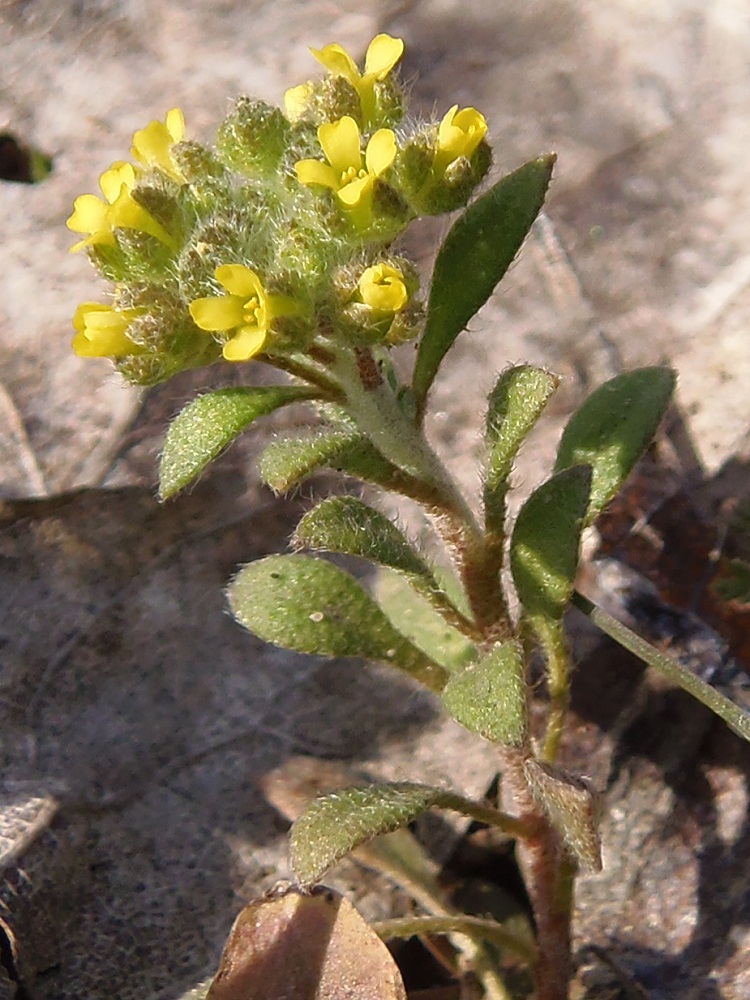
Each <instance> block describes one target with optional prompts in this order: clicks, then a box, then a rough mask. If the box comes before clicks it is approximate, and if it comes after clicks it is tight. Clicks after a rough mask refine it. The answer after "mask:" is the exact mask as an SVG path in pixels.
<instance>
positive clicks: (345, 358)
mask: <svg viewBox="0 0 750 1000" xmlns="http://www.w3.org/2000/svg"><path fill="white" fill-rule="evenodd" d="M330 347H331V353H332V355H333V361H332V362H331V364H330V371H331V373H332V374H333V376H334V378H335V379H336V380H337V381H338V382H339V384H340V385H341V386H342V387H343V389H344V392H345V393H346V404H345V408H346V409H347V410H348V411H349V413H350V414H351V415H352V417H354V419H355V421H356V423H357V425H358V427H359V429H360V430H361V431H363V433H365V434H366V435H367V437H369V439H370V440H371V441H372V443H373V444H374V445H375V447H376V448H377V449H378V451H379V452H380V453H381V454H382V455H384V456H385V458H387V459H388V460H389V461H390V462H393V464H394V465H396V466H398V468H399V469H402V470H403V471H404V472H406V473H408V474H409V475H410V476H414V477H416V478H417V479H421V480H422V481H423V482H425V483H427V484H429V485H430V486H432V487H433V488H434V489H435V490H436V494H437V496H439V498H440V502H441V506H442V507H443V508H444V509H445V512H446V513H448V514H454V515H458V516H459V517H460V519H461V520H462V521H463V522H465V524H466V525H467V526H469V527H470V529H471V530H472V531H473V532H474V533H475V534H476V535H479V528H478V526H477V524H476V522H475V520H474V515H473V513H472V511H471V510H470V508H469V507H468V506H467V504H466V501H465V500H464V498H463V496H462V495H461V493H460V492H459V490H458V488H457V487H456V485H455V483H454V482H453V480H452V479H451V478H450V476H449V475H448V473H447V472H446V470H445V469H444V468H443V465H442V464H441V462H440V460H439V459H438V457H437V456H436V455H435V453H434V451H433V450H432V448H430V446H429V445H428V443H427V441H426V440H425V438H424V435H423V434H422V432H421V430H420V428H418V427H417V426H416V424H415V423H414V421H413V419H412V418H411V417H410V416H409V415H408V414H407V413H406V412H405V410H404V408H403V407H402V405H401V403H400V401H399V399H398V397H397V395H396V393H395V392H394V391H393V389H392V387H391V386H390V385H389V383H388V382H387V381H386V380H385V379H383V377H382V376H381V374H380V370H379V368H378V366H377V363H376V361H375V358H374V357H373V355H372V352H371V351H370V350H369V349H368V348H363V347H361V348H355V349H354V350H352V349H351V348H349V347H342V346H341V345H340V344H338V343H335V342H331V345H330Z"/></svg>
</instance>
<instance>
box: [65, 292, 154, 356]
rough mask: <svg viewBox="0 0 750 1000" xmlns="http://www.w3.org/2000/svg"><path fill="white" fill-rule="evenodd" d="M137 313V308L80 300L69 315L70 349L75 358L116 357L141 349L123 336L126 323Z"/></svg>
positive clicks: (137, 351) (125, 334)
mask: <svg viewBox="0 0 750 1000" xmlns="http://www.w3.org/2000/svg"><path fill="white" fill-rule="evenodd" d="M139 315H140V313H139V311H138V310H137V309H113V308H112V306H105V305H103V304H102V303H101V302H82V303H81V304H80V305H79V306H78V308H77V309H76V311H75V315H74V316H73V327H74V328H75V331H76V335H75V337H73V341H72V345H71V346H72V348H73V351H74V352H75V353H76V354H77V355H78V357H79V358H118V357H125V355H128V354H137V353H139V352H140V350H141V348H140V347H139V346H138V345H137V344H134V343H133V341H132V340H131V339H130V338H129V337H128V335H127V329H128V326H130V324H131V322H132V321H133V320H134V319H135V317H136V316H139Z"/></svg>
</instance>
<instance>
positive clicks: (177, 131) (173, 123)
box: [165, 108, 185, 142]
mask: <svg viewBox="0 0 750 1000" xmlns="http://www.w3.org/2000/svg"><path fill="white" fill-rule="evenodd" d="M165 122H166V125H167V131H168V132H169V134H170V135H171V136H172V140H173V141H174V142H182V140H183V139H184V138H185V118H184V116H183V114H182V112H181V111H180V109H179V108H170V110H169V111H167V117H166V118H165Z"/></svg>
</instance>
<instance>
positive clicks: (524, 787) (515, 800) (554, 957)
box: [501, 747, 573, 1000]
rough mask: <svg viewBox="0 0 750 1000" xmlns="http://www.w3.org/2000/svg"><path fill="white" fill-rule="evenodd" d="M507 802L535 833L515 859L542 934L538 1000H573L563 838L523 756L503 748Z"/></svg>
mask: <svg viewBox="0 0 750 1000" xmlns="http://www.w3.org/2000/svg"><path fill="white" fill-rule="evenodd" d="M501 753H502V775H503V782H502V789H503V795H504V797H507V798H509V801H510V802H512V804H513V806H514V807H515V808H516V809H517V810H519V811H520V817H519V818H520V819H521V821H522V822H524V823H526V824H527V825H528V826H529V827H531V829H532V831H533V832H532V833H531V834H527V835H526V836H525V837H523V838H520V839H519V840H518V841H517V843H516V856H517V858H518V863H519V866H520V868H521V871H522V873H523V877H524V883H525V885H526V891H527V892H528V894H529V899H530V900H531V906H532V909H533V912H534V920H535V923H536V932H537V947H538V960H537V964H536V966H535V969H534V983H535V993H534V997H535V1000H568V986H569V983H570V977H571V971H572V963H571V955H570V922H571V915H572V903H573V897H572V878H571V872H570V861H569V859H568V857H567V852H566V849H565V846H564V845H563V842H562V838H561V837H560V835H559V834H558V832H557V831H556V830H555V829H554V827H553V826H552V825H551V824H550V822H549V820H548V819H547V818H546V816H545V815H543V813H542V812H541V810H540V807H539V806H538V805H537V803H536V801H535V800H534V797H533V795H532V794H531V791H530V789H529V786H528V782H527V780H526V777H525V774H524V768H523V759H524V752H523V751H519V750H514V749H512V748H510V747H503V748H502V751H501Z"/></svg>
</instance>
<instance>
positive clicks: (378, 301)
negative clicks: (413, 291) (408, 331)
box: [357, 264, 409, 313]
mask: <svg viewBox="0 0 750 1000" xmlns="http://www.w3.org/2000/svg"><path fill="white" fill-rule="evenodd" d="M357 287H358V289H359V295H360V298H361V299H362V301H363V302H364V304H365V305H366V306H369V307H370V309H372V311H373V312H375V313H396V312H399V311H400V310H401V309H403V308H404V306H405V305H406V302H407V300H408V298H409V293H408V292H407V290H406V284H405V283H404V276H403V274H402V273H401V272H400V271H399V270H398V268H396V267H391V265H390V264H374V265H373V266H372V267H368V268H367V270H365V271H364V272H363V273H362V277H361V278H360V279H359V284H358V286H357Z"/></svg>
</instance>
